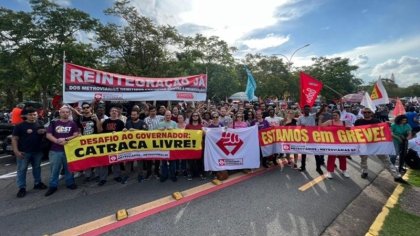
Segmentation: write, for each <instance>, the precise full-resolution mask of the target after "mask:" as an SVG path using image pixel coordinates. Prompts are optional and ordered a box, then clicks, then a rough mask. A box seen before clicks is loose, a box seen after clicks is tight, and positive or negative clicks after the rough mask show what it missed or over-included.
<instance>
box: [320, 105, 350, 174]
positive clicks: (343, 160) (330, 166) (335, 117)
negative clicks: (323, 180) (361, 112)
mask: <svg viewBox="0 0 420 236" xmlns="http://www.w3.org/2000/svg"><path fill="white" fill-rule="evenodd" d="M340 117H341V114H340V111H338V110H335V111H333V112H332V119H331V120H328V121H326V122H324V123H322V124H321V126H335V127H343V126H344V127H350V126H351V125H350V124H348V123H347V122H345V121H341V120H340ZM336 158H338V160H339V161H340V170H341V171H342V174H343V176H344V177H346V178H349V177H350V176H349V174H348V173H347V171H346V170H347V157H346V156H337V155H328V160H327V171H328V172H327V174H326V175H325V176H326V177H327V178H328V179H332V178H333V177H332V173H334V164H335V159H336Z"/></svg>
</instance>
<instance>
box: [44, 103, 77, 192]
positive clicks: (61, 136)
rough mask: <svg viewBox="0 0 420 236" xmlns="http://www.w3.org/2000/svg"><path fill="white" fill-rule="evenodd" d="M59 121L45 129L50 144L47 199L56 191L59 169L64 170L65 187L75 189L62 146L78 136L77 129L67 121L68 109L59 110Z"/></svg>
mask: <svg viewBox="0 0 420 236" xmlns="http://www.w3.org/2000/svg"><path fill="white" fill-rule="evenodd" d="M59 115H60V119H59V120H57V121H54V122H51V124H50V126H49V127H48V129H47V138H48V140H50V141H51V142H52V146H51V149H50V153H49V159H50V165H51V177H50V183H49V188H48V191H47V192H46V193H45V196H46V197H48V196H50V195H52V194H54V193H55V192H56V191H57V187H58V176H59V174H60V170H61V168H63V169H64V175H65V179H66V185H67V188H69V189H72V190H73V189H76V188H77V186H76V184H75V183H74V177H73V174H72V173H71V172H70V171H69V169H68V167H67V158H66V153H65V152H64V145H65V144H66V143H67V142H68V141H69V140H71V139H73V138H75V137H77V136H78V135H79V129H78V127H77V125H76V123H75V122H74V121H72V120H70V119H69V117H70V108H69V107H68V106H63V107H61V108H60V110H59Z"/></svg>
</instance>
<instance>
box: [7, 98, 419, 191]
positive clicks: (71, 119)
mask: <svg viewBox="0 0 420 236" xmlns="http://www.w3.org/2000/svg"><path fill="white" fill-rule="evenodd" d="M406 105H407V108H406V110H407V111H408V112H407V113H406V114H405V115H400V116H398V117H395V119H393V121H392V122H391V121H389V118H390V117H389V110H390V108H391V109H392V106H381V107H379V108H378V109H377V112H376V113H373V112H372V111H371V110H370V109H367V108H363V107H361V106H360V105H359V104H333V103H331V104H318V105H317V106H314V107H309V106H305V107H303V108H300V107H299V105H298V104H297V103H291V102H278V101H277V100H275V99H269V98H268V99H266V100H260V101H259V102H252V103H251V102H246V101H231V102H221V103H218V104H215V103H213V102H211V101H207V102H182V103H178V102H177V103H170V102H167V103H165V104H159V105H156V104H152V103H146V102H138V103H130V106H123V104H119V103H110V102H103V101H96V100H95V101H92V102H91V103H89V102H83V103H77V104H72V105H67V104H65V105H62V106H61V107H60V108H59V109H58V110H57V111H53V112H48V111H46V110H43V109H40V108H37V109H35V108H34V107H31V106H26V107H25V106H23V104H18V105H17V106H16V107H15V108H14V109H13V110H12V112H11V113H10V114H4V113H3V116H2V120H3V122H10V123H12V124H13V125H15V128H14V131H13V136H12V146H13V152H14V154H15V156H16V158H17V164H18V165H17V169H18V176H17V184H18V188H19V192H18V194H17V196H18V197H24V196H25V194H26V171H27V168H28V165H29V164H31V165H32V167H33V171H32V172H33V177H34V183H35V186H34V188H35V189H47V188H48V190H47V192H46V194H45V195H46V196H50V195H52V194H53V193H54V192H55V191H57V189H58V185H59V184H58V183H59V180H60V177H61V176H64V179H65V182H66V186H67V188H69V189H76V188H77V185H76V184H75V181H74V178H75V175H76V176H79V175H82V176H83V177H84V182H91V181H97V184H98V186H103V185H105V184H106V183H107V181H108V175H110V174H112V175H113V180H114V181H117V182H119V183H122V184H125V183H126V182H127V181H128V180H129V179H130V178H133V177H134V178H133V179H136V181H138V182H142V181H147V180H152V179H158V180H160V182H165V181H166V180H168V179H170V180H172V181H173V182H176V181H177V179H178V178H180V177H185V178H186V179H187V180H192V179H193V178H201V179H206V178H213V174H214V173H206V172H205V171H204V165H203V160H202V158H201V159H199V160H177V161H159V160H142V161H135V162H127V163H123V164H113V165H111V166H103V167H97V168H93V169H88V170H85V171H83V172H81V173H70V171H69V170H68V167H67V161H66V157H65V152H64V145H65V144H66V143H67V142H68V141H70V140H71V139H73V138H75V137H77V136H79V135H90V134H97V133H106V132H119V131H123V132H130V130H168V129H194V130H201V129H203V128H213V127H229V128H234V129H236V128H245V127H249V126H253V125H257V126H258V128H259V129H264V128H269V127H276V126H346V127H351V126H354V125H363V124H374V123H379V122H390V124H391V130H392V132H393V141H394V145H395V149H396V151H397V155H392V156H390V157H388V156H380V157H379V158H380V159H381V160H382V161H383V163H384V165H385V167H387V169H388V170H390V172H391V173H392V174H393V176H394V178H395V180H396V181H398V182H405V181H404V180H403V179H402V178H401V174H403V173H404V172H405V166H404V160H405V156H406V155H407V154H408V150H409V149H410V148H409V146H410V145H409V140H410V139H414V138H416V135H415V134H416V133H418V131H419V104H417V103H416V104H411V103H407V104H406ZM40 121H43V123H42V122H40ZM255 138H258V137H255ZM419 144H420V140H419ZM43 148H44V149H45V148H47V149H48V151H49V161H50V180H49V186H48V187H47V186H46V185H45V184H44V183H43V182H42V181H41V168H40V162H41V159H42V154H40V153H42V152H43V150H42V149H43ZM414 149H416V147H414ZM415 151H417V153H418V152H419V150H415ZM314 154H315V160H316V171H317V172H318V173H319V174H321V175H322V174H324V171H323V170H322V168H321V167H322V166H325V164H326V170H327V173H326V177H327V178H330V179H331V178H333V175H334V169H335V159H339V169H340V170H341V174H342V175H343V176H345V177H350V175H349V174H348V172H347V171H346V169H347V165H346V163H347V160H348V159H350V157H345V156H328V157H327V163H325V160H324V156H322V155H316V153H314ZM260 159H261V165H262V166H263V167H266V168H268V167H270V166H271V165H279V166H280V167H281V168H285V167H287V166H290V168H293V169H296V170H297V171H306V155H302V158H301V165H300V167H298V155H297V154H290V155H285V154H282V153H278V154H276V155H273V156H270V157H262V156H261V157H260ZM361 160H362V161H361V169H362V171H361V172H362V174H361V177H362V178H367V176H368V175H367V173H368V172H367V157H364V158H361ZM391 163H392V164H391Z"/></svg>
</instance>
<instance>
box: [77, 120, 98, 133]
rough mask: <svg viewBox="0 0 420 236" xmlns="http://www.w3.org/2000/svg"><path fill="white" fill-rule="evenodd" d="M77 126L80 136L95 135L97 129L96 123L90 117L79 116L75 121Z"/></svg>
mask: <svg viewBox="0 0 420 236" xmlns="http://www.w3.org/2000/svg"><path fill="white" fill-rule="evenodd" d="M76 123H77V126H78V127H79V128H80V130H81V134H82V135H88V134H97V133H98V128H97V127H96V121H95V120H93V119H92V117H84V116H81V117H79V119H77V122H76Z"/></svg>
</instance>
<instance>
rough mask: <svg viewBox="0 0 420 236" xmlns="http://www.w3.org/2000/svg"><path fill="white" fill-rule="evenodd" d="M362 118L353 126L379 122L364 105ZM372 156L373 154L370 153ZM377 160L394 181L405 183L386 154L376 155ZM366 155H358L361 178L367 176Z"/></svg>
mask: <svg viewBox="0 0 420 236" xmlns="http://www.w3.org/2000/svg"><path fill="white" fill-rule="evenodd" d="M362 113H363V116H364V118H363V119H358V120H356V122H355V123H354V126H361V125H371V124H379V123H380V121H379V120H378V119H375V118H373V115H374V114H373V111H372V110H370V109H369V108H367V107H365V108H363V111H362ZM371 156H374V155H371ZM376 156H377V157H378V158H379V160H380V161H381V162H382V164H383V165H384V166H385V168H386V169H387V170H388V171H389V172H390V173H391V174H392V176H393V177H394V180H395V182H399V183H404V184H407V181H405V180H404V179H403V178H401V175H400V173H399V172H398V171H397V169H396V168H395V166H394V165H393V164H392V163H391V160H390V159H389V156H388V155H376ZM368 157H369V156H368V155H360V167H361V168H362V174H361V177H362V178H363V179H367V177H368V172H367V171H368V164H367V159H368Z"/></svg>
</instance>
